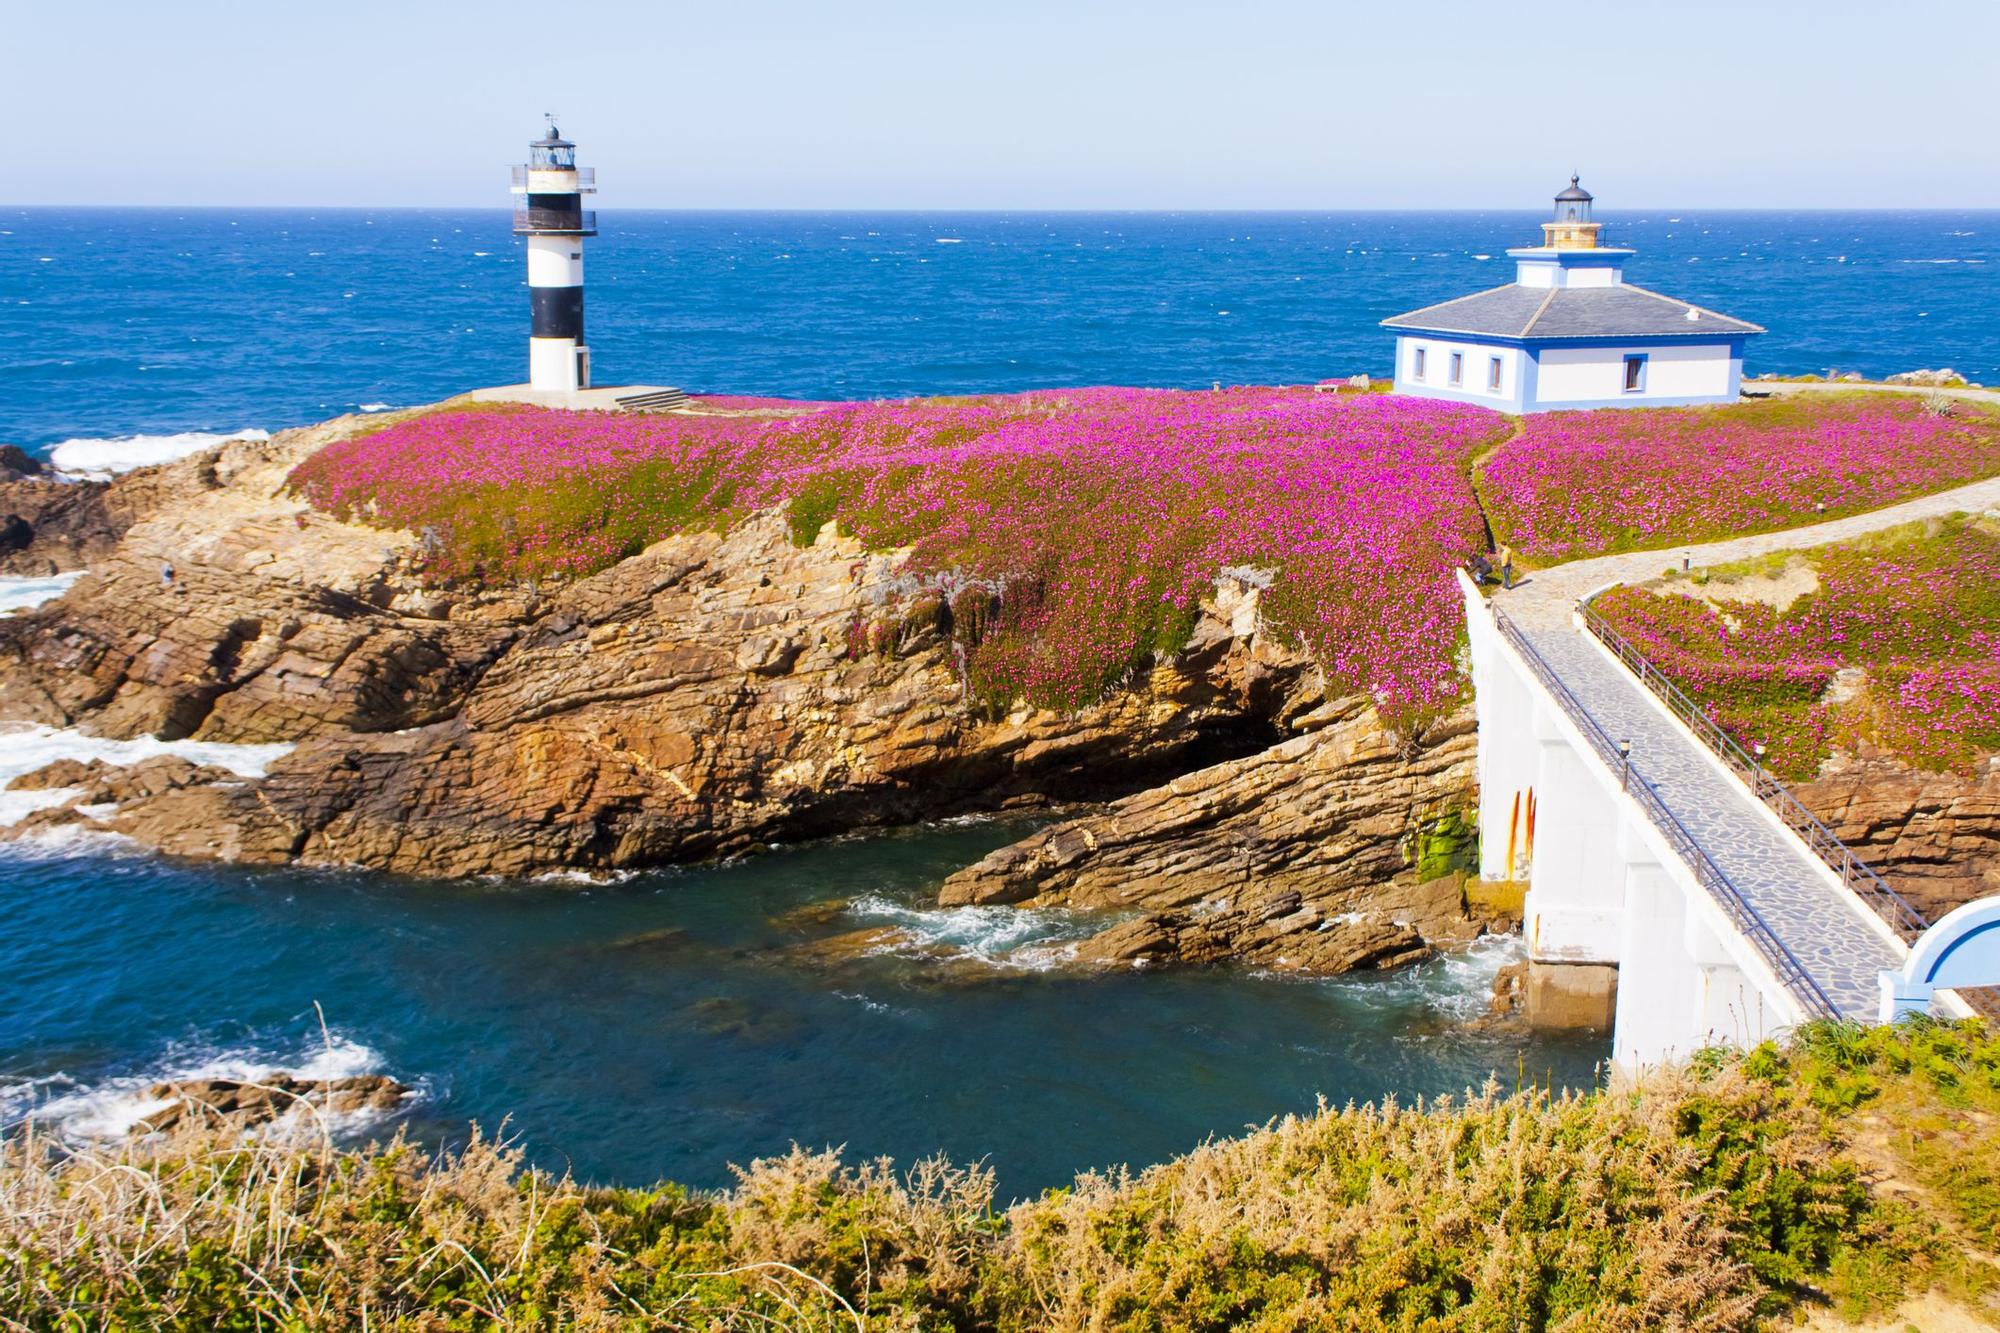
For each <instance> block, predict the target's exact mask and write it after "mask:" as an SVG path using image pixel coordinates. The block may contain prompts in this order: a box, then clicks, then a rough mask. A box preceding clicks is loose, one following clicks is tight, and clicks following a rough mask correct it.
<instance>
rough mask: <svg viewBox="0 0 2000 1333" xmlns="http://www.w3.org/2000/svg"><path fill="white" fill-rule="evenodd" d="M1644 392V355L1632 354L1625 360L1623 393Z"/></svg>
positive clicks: (1642, 353) (1639, 353)
mask: <svg viewBox="0 0 2000 1333" xmlns="http://www.w3.org/2000/svg"><path fill="white" fill-rule="evenodd" d="M1645 391H1646V354H1645V353H1644V352H1633V353H1631V354H1630V355H1628V356H1627V357H1626V358H1625V392H1626V393H1644V392H1645Z"/></svg>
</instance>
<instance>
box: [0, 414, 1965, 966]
mask: <svg viewBox="0 0 2000 1333" xmlns="http://www.w3.org/2000/svg"><path fill="white" fill-rule="evenodd" d="M379 420H380V419H379V418H378V419H372V420H369V421H367V422H366V423H365V424H367V425H374V424H377V423H378V422H379ZM363 424H364V423H363V422H362V421H361V420H360V419H343V420H341V421H336V422H331V423H327V424H326V425H323V426H319V427H314V428H311V429H308V430H300V431H291V432H286V433H284V434H281V435H279V436H277V437H275V438H273V439H271V440H268V441H234V442H231V443H229V444H227V445H226V446H224V447H222V448H220V449H218V450H216V451H213V452H211V453H208V454H205V455H201V456H197V457H195V458H191V459H187V460H184V461H182V462H180V463H177V464H172V465H169V466H167V467H162V468H155V469H150V470H147V471H145V472H142V473H137V474H133V475H131V476H128V477H125V478H121V479H120V480H118V481H116V482H114V483H111V484H109V485H105V484H97V483H85V484H69V483H60V482H56V481H53V480H50V479H47V478H43V477H38V476H35V475H32V474H28V473H27V471H26V469H13V470H12V473H13V479H12V480H0V516H5V515H12V516H13V517H12V518H11V519H9V520H8V523H9V531H11V532H13V533H15V536H16V537H17V538H18V540H17V541H16V542H15V544H14V546H12V547H11V548H10V549H9V553H8V556H7V558H8V560H9V561H11V562H12V563H11V565H10V568H13V569H16V570H20V571H24V572H45V571H47V570H49V569H57V568H74V567H76V566H77V565H78V564H79V563H82V562H87V563H88V565H89V568H90V570H91V573H90V574H89V576H88V577H85V578H84V579H82V580H80V581H79V582H78V583H76V584H75V585H74V586H73V587H72V588H71V589H70V590H69V592H68V593H67V595H65V596H64V597H63V598H62V599H61V600H59V601H57V602H54V603H51V604H49V605H47V606H44V607H43V608H40V609H39V610H36V611H34V612H30V613H28V614H24V615H20V616H16V617H13V618H11V619H0V722H22V721H26V722H39V723H43V724H46V725H49V726H53V727H81V728H84V729H86V730H89V731H92V732H95V733H97V734H100V735H106V736H112V737H133V736H139V735H154V736H159V737H162V738H166V739H180V738H192V739H197V740H213V741H233V742H271V741H284V742H293V743H294V744H295V748H294V749H293V750H292V751H291V753H290V754H288V755H286V756H285V757H284V758H282V759H279V760H278V761H276V762H275V763H273V764H272V765H271V766H270V768H269V770H268V773H267V775H266V776H264V777H262V778H260V779H254V780H244V779H242V778H240V777H239V776H237V775H235V774H231V773H228V772H226V771H224V770H222V769H215V768H203V767H199V766H197V765H194V764H187V763H178V764H168V763H156V764H155V765H154V766H153V768H150V769H147V770H145V771H134V772H130V773H105V772H102V771H95V770H92V771H84V770H82V769H79V770H78V771H77V772H76V773H69V774H67V775H66V776H65V775H64V774H55V775H48V774H44V775H40V776H31V778H30V779H27V780H26V781H28V782H30V783H31V784H36V785H40V786H41V787H43V788H45V789H46V788H49V787H51V786H59V787H61V788H62V789H64V790H68V791H73V792H74V793H75V794H74V796H73V797H71V798H70V799H69V800H68V801H67V803H66V804H65V805H63V806H61V807H59V808H55V809H45V810H42V811H40V812H38V813H37V814H36V815H34V816H33V817H32V818H31V819H30V820H29V821H27V823H25V824H24V825H21V826H18V827H19V828H26V829H32V828H39V827H47V826H48V825H51V824H61V823H76V824H87V825H90V824H100V823H101V824H103V825H104V826H107V827H109V828H111V829H113V830H115V831H118V832H122V833H125V834H127V835H129V836H131V837H133V838H136V839H138V840H139V841H141V842H143V843H146V844H149V845H151V846H153V847H156V848H159V849H161V850H163V851H166V852H170V853H174V854H180V855H187V856H196V857H211V858H221V859H228V860H241V861H251V862H278V861H287V860H297V861H300V862H305V863H311V864H323V865H355V866H363V867H369V868H375V869H382V870H393V871H399V872H406V873H414V874H424V875H471V874H532V873H536V872H542V871H552V870H561V869H572V868H585V869H600V870H610V869H616V868H621V867H632V866H642V865H650V864H661V863H671V862H685V861H693V860H700V859H705V858H711V857H719V856H728V855H733V854H738V853H742V852H746V851H749V850H752V849H755V848H756V847H758V846H759V845H761V844H763V843H766V842H771V841H780V840H783V841H791V840H796V839H800V838H808V837H813V836H817V835H823V834H828V833H833V832H838V831H843V830H848V829H853V828H857V827H863V826H867V825H877V824H893V823H902V822H908V821H913V820H919V819H925V818H932V817H937V816H941V815H948V814H953V813H959V812H967V811H979V810H996V809H1006V808H1016V807H1020V806H1031V805H1036V804H1040V803H1046V802H1054V801H1065V802H1067V801H1085V802H1093V803H1103V804H1100V805H1098V806H1097V807H1096V808H1093V809H1091V810H1090V811H1089V812H1087V813H1085V814H1083V815H1081V816H1080V817H1076V818H1071V819H1066V820H1064V821H1062V822H1060V823H1057V824H1055V825H1053V826H1051V827H1049V828H1046V829H1044V830H1042V831H1040V832H1038V833H1037V834H1035V835H1034V836H1032V837H1030V838H1028V839H1026V840H1025V841H1023V842H1021V843H1019V844H1016V845H1015V846H1012V847H1008V848H1004V849H1002V850H1001V851H999V852H996V853H994V854H993V855H992V856H990V857H988V858H986V859H985V860H984V861H982V862H980V863H979V864H977V865H975V866H972V867H968V868H967V869H966V870H964V871H962V872H961V873H959V874H958V875H955V876H954V877H952V879H951V880H950V881H949V882H948V883H947V884H946V885H945V886H944V888H943V894H942V896H943V899H944V901H945V902H946V903H1022V904H1035V905H1050V904H1065V905H1069V906H1074V907H1079V908H1090V909H1105V910H1106V911H1108V912H1112V913H1115V914H1116V915H1115V920H1116V922H1117V924H1115V925H1114V926H1112V927H1111V928H1110V929H1108V930H1107V931H1106V932H1105V933H1103V934H1101V935H1100V936H1098V937H1097V938H1095V939H1092V940H1090V941H1088V942H1087V943H1086V944H1085V945H1084V946H1083V947H1082V949H1081V951H1080V952H1081V956H1082V957H1083V958H1085V959H1086V960H1096V961H1101V962H1111V963H1130V962H1134V961H1139V960H1148V961H1160V960H1169V959H1183V960H1192V961H1202V960H1207V959H1212V958H1216V957H1221V956H1225V955H1226V956H1236V957H1248V958H1251V959H1255V960H1257V961H1260V962H1262V963H1264V964H1267V965H1269V966H1273V967H1280V968H1287V967H1297V968H1304V969H1312V970H1329V971H1332V970H1342V969H1346V968H1351V967H1356V966H1375V965H1387V964H1391V963H1396V962H1401V961H1406V960H1409V959H1411V958H1416V957H1420V956H1423V954H1425V953H1426V952H1428V951H1429V950H1430V949H1431V948H1432V947H1434V946H1435V945H1437V944H1439V943H1444V942H1452V941H1456V940H1462V939H1465V938H1469V937H1470V936H1471V935H1474V934H1477V933H1478V932H1479V931H1480V930H1482V929H1485V928H1487V927H1488V926H1489V925H1493V924H1498V922H1497V921H1494V920H1490V919H1489V918H1488V917H1487V916H1486V914H1484V913H1483V912H1481V911H1479V910H1476V909H1470V908H1468V907H1467V905H1466V903H1465V901H1464V899H1463V897H1462V895H1461V890H1460V877H1459V872H1460V871H1461V870H1462V868H1463V866H1464V864H1465V862H1464V859H1463V857H1462V856H1461V855H1460V852H1461V851H1462V850H1463V844H1464V841H1465V837H1466V834H1467V830H1466V829H1465V827H1464V824H1465V821H1466V820H1467V819H1468V818H1469V813H1468V812H1469V810H1470V809H1471V807H1472V805H1473V790H1472V788H1473V782H1474V769H1473V753H1474V739H1473V736H1472V734H1471V729H1470V723H1469V720H1468V719H1467V718H1465V717H1463V716H1461V717H1457V718H1452V719H1447V720H1446V721H1445V722H1443V723H1441V724H1440V725H1438V726H1436V727H1435V728H1433V730H1432V731H1431V732H1430V733H1429V734H1427V735H1425V736H1422V737H1419V738H1416V739H1415V741H1413V742H1407V743H1404V742H1398V741H1397V740H1395V739H1394V738H1392V737H1390V736H1389V735H1388V734H1387V732H1386V731H1385V730H1384V729H1383V727H1382V726H1381V724H1380V722H1379V720H1378V719H1377V718H1376V716H1375V714H1374V712H1373V710H1372V708H1370V707H1368V706H1367V703H1366V701H1365V700H1362V699H1356V698H1336V699H1328V698H1326V697H1324V690H1323V686H1322V682H1321V678H1320V676H1319V673H1318V671H1317V670H1316V669H1315V668H1314V666H1313V665H1312V663H1311V662H1310V661H1309V660H1308V659H1306V658H1305V657H1304V656H1303V655H1302V654H1301V653H1300V652H1298V651H1297V650H1296V649H1293V648H1291V647H1288V646H1287V645H1286V644H1284V643H1282V642H1279V641H1276V640H1274V639H1273V638H1272V637H1271V636H1269V635H1267V634H1265V633H1264V632H1263V631H1262V629H1261V625H1260V620H1259V616H1258V599H1259V597H1260V595H1261V593H1260V591H1259V589H1260V585H1262V584H1263V583H1265V582H1267V581H1268V580H1266V579H1264V578H1263V577H1261V576H1260V575H1259V574H1258V573H1257V572H1256V571H1231V572H1225V574H1224V575H1223V576H1222V577H1221V578H1219V580H1218V582H1217V584H1216V586H1215V589H1214V592H1213V595H1212V596H1211V597H1210V598H1209V599H1208V600H1207V602H1206V604H1205V605H1204V607H1203V609H1202V615H1201V618H1200V621H1199V623H1198V624H1197V626H1196V627H1195V631H1194V633H1193V636H1192V638H1191V639H1190V640H1189V642H1188V643H1187V645H1186V647H1185V648H1184V649H1182V650H1181V651H1180V652H1178V653H1175V654H1173V655H1171V656H1169V657H1162V658H1159V659H1157V660H1155V661H1154V662H1153V663H1151V664H1150V665H1149V666H1148V667H1146V668H1145V669H1142V670H1140V671H1138V672H1136V673H1135V674H1134V676H1133V677H1132V678H1131V679H1130V680H1129V681H1128V682H1127V683H1126V685H1125V687H1124V688H1122V689H1121V690H1119V691H1117V692H1115V693H1114V694H1113V695H1112V696H1111V697H1109V698H1108V699H1106V700H1105V701H1103V702H1101V703H1099V704H1097V705H1095V706H1093V707H1090V708H1086V709H1084V710H1082V711H1081V712H1077V713H1059V712H1051V711H1044V710H1036V709H1031V708H1027V707H1018V708H1015V709H1014V710H1013V711H1011V712H1008V713H1005V714H1004V715H995V714H994V713H993V712H992V711H990V710H989V709H987V708H984V707H982V706H980V705H978V704H977V703H976V702H975V701H973V700H971V699H969V698H968V696H967V691H966V689H965V686H964V681H963V677H962V670H961V666H960V663H961V661H962V657H963V648H964V642H965V636H966V634H967V632H968V630H969V628H970V627H968V626H966V625H960V624H955V623H954V619H953V616H952V614H951V612H950V609H949V608H948V607H946V606H944V605H943V604H942V603H940V602H938V601H937V600H935V599H931V600H928V601H926V600H925V599H922V598H912V596H911V595H910V593H911V580H910V577H909V575H908V574H907V572H906V571H905V570H904V568H903V557H902V555H901V553H898V552H893V551H891V552H879V551H878V552H870V551H867V550H865V549H863V548H862V547H861V546H860V545H859V544H858V543H856V542H855V541H853V540H852V539H849V538H844V537H842V536H840V535H838V534H837V533H836V532H835V531H834V530H833V529H831V528H830V527H829V528H828V529H826V530H823V531H821V532H820V533H819V534H818V536H817V539H816V540H814V541H813V542H812V543H811V544H809V545H806V546H799V545H797V544H795V543H794V541H793V540H792V539H791V534H790V531H789V526H788V524H787V522H786V518H785V516H784V515H783V514H779V513H763V514H758V515H753V516H752V517H750V518H749V519H747V520H745V521H743V522H741V523H739V524H737V525H736V526H735V527H733V528H731V529H730V530H729V531H727V532H722V533H718V532H695V533H687V534H683V535H680V536H677V537H673V538H670V539H668V540H666V541H662V542H660V543H658V544H656V545H655V546H653V547H651V548H649V549H648V550H646V551H644V552H642V553H641V554H639V555H637V556H634V557H632V558H630V559H627V560H625V561H623V562H621V563H619V564H618V565H616V566H614V567H612V568H610V569H608V570H606V571H604V572H603V573H601V574H598V575H596V576H594V577H591V578H587V579H582V580H578V581H574V582H571V583H569V584H567V585H564V586H537V585H533V584H529V585H505V586H491V585H452V586H435V581H433V580H429V579H427V578H426V576H425V573H424V548H423V543H422V542H421V541H420V540H418V539H417V538H416V537H415V536H414V535H412V534H409V533H399V532H388V531H383V530H380V529H375V528H369V527H364V526H359V525H355V524H349V523H343V522H339V521H336V520H334V519H332V518H330V517H328V516H327V515H324V514H321V513H317V512H315V511H312V510H310V509H309V508H307V507H306V506H305V505H304V504H303V503H302V502H301V501H299V500H298V499H297V498H295V497H294V496H293V495H292V494H291V493H290V492H289V491H288V489H287V487H286V477H287V474H288V473H289V471H290V469H291V468H292V467H293V466H295V465H296V463H297V462H298V461H299V460H300V459H302V458H304V457H306V456H307V455H308V454H310V453H311V452H312V451H313V450H315V449H317V448H319V447H320V446H322V445H323V444H325V443H327V442H328V441H330V440H332V439H335V438H338V437H340V436H341V435H342V434H344V433H346V432H348V431H351V430H354V429H357V428H360V427H361V426H362V425H363ZM44 779H46V780H44ZM1996 780H2000V779H1996V778H1995V777H1994V776H1993V775H1991V774H1989V775H1988V776H1987V778H1986V779H1985V780H1984V781H1983V782H1980V783H1972V784H1967V783H1965V782H1962V781H1954V780H1952V779H1947V778H1931V777H1923V776H1920V775H1911V774H1907V773H1900V772H1898V773H1889V772H1877V771H1875V770H1874V769H1869V768H1856V769H1854V770H1852V771H1849V772H1844V773H1842V774H1839V775H1835V776H1831V777H1829V778H1827V779H1824V780H1822V781H1821V782H1819V783H1816V784H1814V786H1813V787H1812V788H1810V789H1808V791H1807V792H1806V793H1805V794H1806V796H1807V799H1808V800H1809V801H1810V802H1811V803H1812V804H1813V806H1814V808H1815V809H1817V810H1819V811H1820V812H1821V813H1822V814H1823V815H1825V816H1826V817H1827V818H1828V819H1829V820H1830V821H1831V822H1833V823H1834V824H1835V826H1836V828H1837V830H1838V831H1839V832H1841V834H1842V836H1844V837H1848V838H1849V839H1850V840H1851V841H1853V842H1854V843H1855V844H1856V845H1857V846H1858V847H1859V848H1861V849H1862V851H1863V852H1864V854H1866V855H1871V856H1876V857H1878V858H1879V859H1880V862H1881V863H1882V865H1883V868H1884V869H1885V871H1887V872H1888V873H1889V874H1890V877H1891V879H1892V880H1893V881H1895V882H1897V883H1899V884H1900V885H1902V886H1903V887H1904V888H1905V889H1906V890H1907V891H1909V892H1910V893H1911V896H1912V897H1913V898H1915V899H1917V901H1918V903H1919V905H1920V906H1922V907H1924V908H1925V910H1929V911H1934V912H1935V911H1937V910H1940V909H1941V908H1943V907H1946V906H1949V905H1950V904H1951V903H1953V902H1956V901H1962V900H1963V899H1964V898H1966V897H1969V896H1974V895H1975V894H1976V893H1978V892H1984V891H1992V890H1993V889H1995V888H1996V887H2000V885H1996V884H1995V882H1994V875H1995V873H1996V872H1995V864H1996V860H2000V856H1996V852H1997V851H2000V845H1997V844H2000V801H1996V798H1995V790H1994V786H1993V784H1994V782H1995V781H1996Z"/></svg>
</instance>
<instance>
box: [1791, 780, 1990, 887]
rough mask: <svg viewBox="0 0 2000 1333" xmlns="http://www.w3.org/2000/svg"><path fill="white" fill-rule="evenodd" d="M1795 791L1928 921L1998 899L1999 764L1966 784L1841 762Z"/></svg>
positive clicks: (1808, 806) (1965, 781)
mask: <svg viewBox="0 0 2000 1333" xmlns="http://www.w3.org/2000/svg"><path fill="white" fill-rule="evenodd" d="M1793 790H1794V794H1795V795H1797V796H1798V798H1799V800H1800V801H1802V802H1803V803H1804V804H1805V806H1806V808H1807V809H1809V810H1811V811H1812V812H1813V813H1814V814H1815V815H1817V816H1819V818H1820V819H1821V820H1823V821H1825V823H1826V825H1827V827H1828V828H1830V829H1832V830H1833V833H1834V836H1835V837H1837V838H1839V839H1840V840H1841V841H1842V842H1844V843H1846V844H1847V845H1848V846H1849V847H1851V848H1853V849H1854V853H1855V855H1857V856H1859V857H1860V858H1861V859H1862V860H1864V861H1866V862H1867V863H1868V864H1869V865H1870V866H1873V867H1874V868H1875V870H1876V872H1877V873H1879V874H1880V875H1881V876H1882V877H1883V878H1884V879H1885V880H1887V881H1888V882H1889V885H1890V887H1892V888H1894V889H1895V890H1896V891H1897V892H1898V893H1900V894H1902V895H1903V897H1905V898H1907V899H1908V900H1909V901H1910V905H1911V906H1913V907H1915V908H1916V909H1917V910H1918V911H1919V912H1922V913H1923V914H1924V915H1925V916H1927V917H1929V918H1930V919H1931V920H1933V921H1935V920H1936V919H1937V918H1939V917H1940V916H1943V915H1944V914H1945V913H1946V912H1949V911H1950V910H1951V909H1952V908H1954V907H1957V906H1959V905H1960V904H1962V903H1968V902H1971V901H1972V900H1973V899H1974V898H1983V897H1986V896H1988V895H1991V894H1996V893H2000V761H1996V760H1991V759H1989V760H1988V761H1987V763H1986V766H1985V769H1984V771H1983V772H1982V773H1981V774H1980V775H1979V776H1977V777H1964V776H1960V775H1956V774H1951V773H1924V772H1919V771H1917V770H1914V769H1911V768H1907V767H1905V766H1903V765H1901V764H1896V763H1892V762H1889V761H1887V760H1884V759H1879V758H1878V759H1860V760H1857V759H1850V758H1844V757H1843V758H1842V759H1840V760H1839V761H1837V762H1836V763H1835V764H1832V765H1829V766H1828V768H1827V769H1826V771H1824V772H1823V773H1821V774H1820V776H1819V777H1817V778H1815V779H1814V780H1813V781H1811V782H1808V783H1804V784H1801V785H1799V786H1798V787H1795V788H1794V789H1793Z"/></svg>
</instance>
